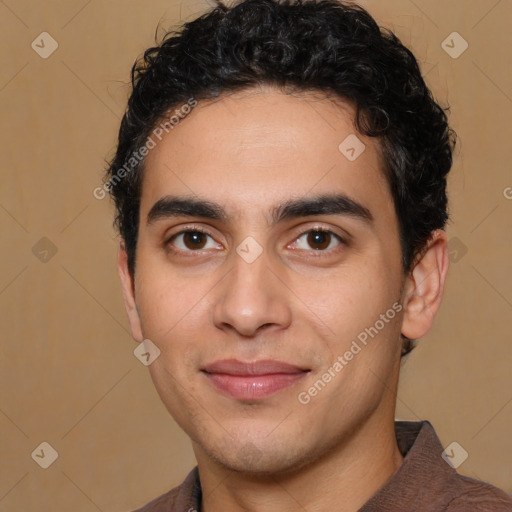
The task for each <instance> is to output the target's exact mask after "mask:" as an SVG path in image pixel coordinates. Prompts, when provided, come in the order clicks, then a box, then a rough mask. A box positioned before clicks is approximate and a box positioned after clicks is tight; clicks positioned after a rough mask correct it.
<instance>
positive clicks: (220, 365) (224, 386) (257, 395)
mask: <svg viewBox="0 0 512 512" xmlns="http://www.w3.org/2000/svg"><path fill="white" fill-rule="evenodd" d="M309 371H310V370H309V369H305V368H300V367H298V366H295V365H292V364H289V363H285V362H282V361H275V360H271V359H265V360H260V361H253V362H243V361H238V360H237V359H223V360H221V361H215V362H214V363H212V364H209V365H208V366H206V367H205V368H203V369H202V372H203V373H204V375H205V376H206V378H207V379H208V381H209V382H210V384H212V385H213V386H214V387H215V388H216V389H217V390H219V391H221V392H222V393H223V394H225V395H228V396H230V397H232V398H235V399H237V400H257V399H263V398H266V397H268V396H271V395H273V394H275V393H277V392H278V391H281V390H282V389H285V388H287V387H289V386H291V385H293V384H295V383H296V382H297V381H298V380H300V379H302V378H303V377H304V376H305V375H307V373H308V372H309Z"/></svg>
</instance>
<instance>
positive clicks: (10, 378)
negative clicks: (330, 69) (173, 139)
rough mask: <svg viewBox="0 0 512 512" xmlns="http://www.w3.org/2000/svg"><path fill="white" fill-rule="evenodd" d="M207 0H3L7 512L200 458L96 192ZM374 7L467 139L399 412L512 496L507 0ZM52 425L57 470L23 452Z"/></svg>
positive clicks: (122, 495) (2, 454)
mask: <svg viewBox="0 0 512 512" xmlns="http://www.w3.org/2000/svg"><path fill="white" fill-rule="evenodd" d="M204 2H205V0H195V1H183V2H182V3H179V2H177V1H169V0H165V1H164V0H149V1H144V2H143V1H140V0H139V1H135V0H108V1H107V0H89V1H87V0H67V1H64V0H60V1H57V0H52V1H49V0H47V1H45V2H39V1H38V2H36V1H34V0H5V1H0V42H1V44H0V56H1V62H2V65H1V66H0V112H1V116H0V123H1V128H2V131H1V133H2V146H1V150H0V151H1V152H0V162H1V164H0V165H1V169H2V176H1V183H2V187H1V193H0V229H1V238H2V243H1V254H2V264H1V266H0V315H1V317H0V318H1V331H0V332H1V338H2V343H1V357H0V433H1V436H0V437H1V443H0V461H1V466H0V511H3V512H25V511H27V510H34V511H38V512H46V511H48V512H49V511H52V512H53V511H71V510H72V511H73V512H94V511H96V510H100V511H105V512H106V511H114V512H116V511H122V510H130V509H133V508H135V507H136V506H139V505H141V504H142V503H144V502H146V501H148V500H149V499H150V498H152V497H154V496H156V495H158V494H160V493H163V492H164V491H166V490H167V489H169V488H170V487H172V486H174V485H176V484H178V483H179V482H180V481H181V480H182V479H183V478H184V476H185V475H186V474H187V472H188V471H189V470H190V468H191V467H192V466H193V465H194V459H193V455H192V451H191V449H190V446H189V443H188V440H187V437H186V436H185V435H184V434H183V433H182V432H181V431H180V429H179V428H178V427H177V426H176V425H175V423H174V422H173V420H172V419H171V418H170V417H169V415H168V414H167V412H166V410H165V409H164V407H163V405H162V404H161V403H160V401H159V398H158V397H157V394H156V392H155V391H154V389H153V386H152V383H151V381H150V378H149V374H148V371H147V368H146V367H144V366H143V365H142V364H141V363H140V362H139V361H138V360H137V359H136V358H135V357H134V355H133V350H134V348H135V347H136V345H135V343H134V342H133V341H132V340H131V338H130V336H129V333H128V330H127V329H128V327H127V321H126V318H125V313H124V309H123V305H122V299H121V293H120V287H119V283H118V279H117V274H116V271H115V258H116V247H117V246H116V243H117V242H116V239H115V233H114V231H113V229H112V226H111V213H112V208H111V206H110V204H109V202H108V200H106V199H105V200H102V201H100V200H97V199H95V198H94V197H93V195H92V191H93V189H94V188H95V187H97V186H98V185H99V184H100V179H101V174H102V172H103V168H104V158H106V157H108V156H110V155H111V154H112V151H113V148H114V146H115V139H116V135H117V130H118V125H119V121H120V117H121V115H122V113H123V111H124V107H125V101H126V97H127V94H128V91H129V89H128V87H127V81H128V76H129V75H128V73H129V69H130V67H131V65H132V62H133V60H134V58H135V57H136V56H138V55H139V54H140V53H141V52H142V51H143V50H144V48H145V47H147V46H148V45H151V44H152V43H153V40H154V39H153V38H154V32H155V28H156V26H157V24H158V23H159V22H160V23H161V24H162V26H163V27H169V26H171V25H172V24H174V23H176V22H178V21H179V20H180V19H181V20H187V19H191V17H194V16H195V15H196V14H199V13H200V12H201V11H203V10H204V9H205V8H207V4H206V3H204ZM363 5H365V6H366V7H368V8H369V10H370V11H371V12H372V13H373V14H374V15H375V16H376V17H377V19H378V21H379V22H380V23H382V24H384V25H386V26H388V27H390V28H392V29H394V30H395V31H396V32H397V33H398V35H399V36H400V37H401V38H402V40H403V41H404V42H405V43H406V44H408V45H410V46H411V47H412V48H413V50H414V51H415V52H416V55H417V56H418V58H419V59H420V61H421V65H422V70H423V72H424V74H425V75H426V79H427V81H428V83H429V85H430V86H431V87H432V88H433V90H434V92H435V95H436V96H437V98H438V100H439V101H441V103H443V104H444V105H446V104H449V105H451V107H452V115H451V122H452V124H453V127H454V128H455V129H456V131H457V132H458V135H459V141H460V142H459V146H458V149H457V155H456V160H455V165H454V168H453V173H452V176H451V178H450V199H451V212H452V216H453V222H452V223H451V224H450V226H449V234H450V237H451V238H452V240H451V244H452V259H453V264H452V268H451V273H450V276H449V280H448V286H447V291H446V298H445V302H444V304H443V307H442V310H441V313H440V314H439V315H438V318H437V322H436V324H435V327H434V329H433V330H432V332H431V333H430V334H429V335H428V336H427V337H426V338H424V340H423V341H422V342H421V344H420V346H419V347H418V348H417V349H416V351H415V352H413V353H412V354H411V356H410V357H409V359H408V360H407V361H406V363H405V365H404V368H403V374H402V378H401V386H400V390H399V394H398V411H397V417H399V418H401V419H424V418H426V419H429V420H430V421H431V422H432V423H433V424H434V426H435V427H436V428H437V431H438V434H439V436H440V438H441V440H442V442H443V444H444V446H447V445H448V444H450V443H451V442H452V441H457V442H458V443H459V444H460V445H461V446H462V447H464V449H465V450H466V451H467V452H468V454H469V457H468V459H467V460H466V461H465V462H464V463H463V464H462V465H461V466H460V467H459V471H460V472H462V473H465V474H467V475H470V476H475V477H478V478H481V479H484V480H487V481H490V482H492V483H494V484H495V485H498V486H500V487H502V488H503V489H505V490H506V491H508V492H509V493H512V466H511V458H512V436H511V435H510V433H511V427H512V386H511V374H512V351H511V341H512V340H511V337H512V336H511V326H510V319H511V312H512V279H511V272H510V262H511V261H512V243H511V233H512V230H511V225H510V224H511V222H510V219H511V214H512V200H510V199H507V197H506V195H508V197H509V198H510V197H512V189H507V187H512V174H511V172H510V168H511V164H510V162H511V161H512V151H511V147H512V144H511V143H510V137H511V136H512V128H511V125H512V123H511V118H512V72H511V66H510V49H511V48H512V30H511V29H510V26H511V24H512V2H511V1H510V0H501V1H497V0H471V1H470V0H451V1H446V0H436V1H427V0H415V1H412V0H411V1H409V0H393V1H377V0H367V1H365V2H363ZM43 31H46V32H48V33H49V34H50V35H51V36H52V37H53V38H54V39H55V40H56V41H57V42H58V45H59V46H58V49H57V50H56V51H55V52H54V53H53V54H52V55H51V56H49V57H48V58H47V59H43V58H41V57H40V56H39V55H38V53H36V51H34V50H33V49H32V48H31V43H32V41H33V40H36V42H38V41H40V38H38V36H39V34H40V33H41V32H43ZM453 31H457V32H458V33H460V35H461V36H462V37H463V38H464V39H465V40H466V41H467V42H468V43H469V47H468V49H467V50H466V51H465V52H464V53H463V54H462V55H461V56H460V57H459V58H457V59H453V58H452V57H450V56H449V55H448V54H447V53H446V52H445V51H444V50H443V48H442V46H441V43H442V42H443V40H445V39H446V38H447V36H448V35H449V34H451V33H452V32H453ZM46 41H48V40H46ZM39 44H41V43H39ZM457 44H459V43H457ZM45 48H46V49H48V48H49V45H48V44H46V45H45ZM40 51H42V49H40ZM507 190H508V191H509V193H508V194H507ZM43 237H46V239H48V240H49V241H51V243H50V242H49V241H48V240H46V239H43V241H40V240H41V239H42V238H43ZM38 243H39V245H36V244H38ZM34 246H35V247H36V248H35V249H34ZM55 250H56V253H55V254H53V252H54V251H55ZM45 251H46V252H45ZM466 251H467V252H466ZM44 260H47V261H44ZM43 441H45V442H48V443H50V445H51V446H52V447H53V448H54V449H55V450H56V451H57V452H58V455H59V456H58V458H57V460H56V461H55V462H54V463H53V464H52V465H51V466H50V467H49V468H48V469H42V468H41V467H39V465H38V464H36V462H35V461H34V460H33V459H32V458H31V453H32V452H33V451H34V450H35V449H36V448H37V447H38V446H39V445H40V443H42V442H43Z"/></svg>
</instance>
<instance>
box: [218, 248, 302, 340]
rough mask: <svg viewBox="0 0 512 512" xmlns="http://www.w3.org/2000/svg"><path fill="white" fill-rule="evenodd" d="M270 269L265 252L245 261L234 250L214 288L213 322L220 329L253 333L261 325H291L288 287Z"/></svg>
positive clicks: (262, 327)
mask: <svg viewBox="0 0 512 512" xmlns="http://www.w3.org/2000/svg"><path fill="white" fill-rule="evenodd" d="M278 275H279V271H278V270H277V269H271V267H270V266H269V260H268V258H267V257H266V253H265V252H263V253H262V254H261V255H260V256H259V257H258V258H257V259H256V260H255V261H253V262H251V263H248V262H247V261H245V260H244V259H243V258H242V257H240V256H239V255H238V254H233V267H232V269H231V272H229V274H228V275H227V276H226V278H225V279H223V280H222V282H221V283H219V286H217V287H216V288H215V294H216V295H215V297H214V300H215V304H214V309H213V322H214V324H215V326H216V327H218V328H219V329H223V330H234V331H236V333H238V335H240V336H244V337H252V336H255V335H257V334H258V332H260V331H262V330H263V329H271V328H275V329H282V328H286V327H288V326H289V325H290V322H291V318H292V314H291V309H290V300H291V297H290V295H291V293H292V292H291V290H290V289H289V288H287V286H286V284H285V283H284V282H283V280H281V279H280V278H279V277H278Z"/></svg>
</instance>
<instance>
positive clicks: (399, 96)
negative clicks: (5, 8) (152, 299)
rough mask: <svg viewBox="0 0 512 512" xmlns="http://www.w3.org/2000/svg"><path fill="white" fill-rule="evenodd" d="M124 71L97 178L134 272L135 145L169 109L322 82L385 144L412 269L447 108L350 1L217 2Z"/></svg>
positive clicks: (403, 52)
mask: <svg viewBox="0 0 512 512" xmlns="http://www.w3.org/2000/svg"><path fill="white" fill-rule="evenodd" d="M131 80H132V93H131V96H130V98H129V101H128V107H127V110H126V113H125V115H124V117H123V119H122V122H121V127H120V130H119V142H118V147H117V152H116V154H115V156H114V158H113V159H112V161H111V162H110V165H109V167H108V170H107V173H106V177H105V179H106V182H105V185H104V187H105V189H106V190H108V191H109V192H110V194H111V196H112V197H113V199H114V202H115V206H116V218H115V225H116V227H117V228H118V229H119V233H120V235H121V237H122V238H123V240H124V243H125V247H126V251H127V254H128V266H129V270H130V272H131V273H132V275H134V273H135V249H136V244H137V234H138V226H139V207H140V194H141V183H142V174H143V167H144V158H142V157H141V156H140V153H141V152H140V151H139V149H140V148H141V147H144V145H145V144H147V141H148V137H149V136H150V134H151V132H152V131H154V130H155V127H156V126H158V124H159V123H161V122H162V120H163V119H166V118H168V116H169V115H170V112H171V111H172V109H176V108H177V107H179V106H183V105H185V106H186V105H190V104H191V99H192V100H193V101H201V100H203V99H212V98H215V97H218V96H219V95H221V94H222V93H228V92H235V91H238V90H242V89H246V88H250V87H254V86H257V85H263V84H265V85H272V86H275V87H278V88H281V89H283V90H295V91H308V90H312V91H317V92H318V91H320V92H324V93H327V94H331V95H333V96H335V97H339V98H342V99H344V100H346V101H348V102H350V103H351V104H352V105H354V107H355V111H356V116H355V121H354V123H355V128H356V129H357V130H358V131H359V132H360V133H362V134H364V135H367V136H370V137H375V138H376V140H377V141H378V143H379V145H378V147H379V148H380V150H381V153H382V155H383V160H384V169H383V172H384V173H385V176H386V178H387V181H388V183H389V186H390V189H391V193H392V196H393V198H394V203H395V209H396V213H397V217H398V222H399V226H400V239H401V247H402V266H403V269H404V272H408V271H410V270H411V268H412V266H413V263H414V261H415V258H416V257H417V256H418V255H419V254H421V251H422V250H423V249H424V248H425V246H426V243H427V242H428V240H429V238H430V236H431V233H432V231H434V230H436V229H443V228H444V227H445V224H446V222H447V220H448V212H447V196H446V175H447V174H448V172H449V170H450V168H451V166H452V154H453V150H454V147H455V140H456V136H455V133H454V132H453V130H452V129H451V128H450V127H449V126H448V122H447V116H446V113H445V110H448V109H443V108H442V107H440V106H439V105H438V104H437V103H436V101H435V100H434V98H433V96H432V93H431V91H430V90H429V89H428V87H427V85H426V84H425V82H424V80H423V78H422V75H421V71H420V69H419V66H418V63H417V61H416V58H415V57H414V55H413V54H412V52H411V51H410V50H409V49H407V48H406V47H405V46H404V45H403V44H402V43H401V42H400V40H399V39H398V38H397V37H396V35H395V34H393V33H392V32H391V31H389V30H386V29H384V28H380V27H379V26H378V25H377V23H376V22H375V20H374V19H373V18H372V16H371V15H370V14H369V13H368V12H367V11H366V10H365V9H363V8H362V7H360V6H358V5H356V4H353V3H350V4H348V3H345V2H343V1H336V0H243V1H241V2H238V3H235V4H234V5H231V6H225V5H223V4H220V3H219V4H218V5H217V7H215V8H212V9H211V10H210V11H209V12H207V13H205V14H203V15H202V16H200V17H198V18H197V19H195V20H193V21H190V22H187V23H185V24H184V25H183V26H182V27H180V28H179V29H178V30H172V31H169V32H167V33H166V35H165V36H164V37H163V39H162V41H161V42H160V44H158V45H157V46H155V47H152V48H149V49H147V50H146V52H145V53H144V56H143V57H142V58H141V59H139V60H138V61H137V62H136V63H135V64H134V66H133V68H132V73H131ZM181 110H182V111H183V107H182V108H181ZM167 127H169V123H168V122H167ZM166 131H168V129H167V130H166ZM146 153H147V151H146ZM134 155H137V156H138V157H137V158H136V159H134ZM127 162H130V165H129V166H128V167H127V166H126V164H127ZM120 170H123V171H122V172H120ZM410 345H411V344H406V345H405V348H404V353H405V352H408V351H409V350H410V348H411V346H410Z"/></svg>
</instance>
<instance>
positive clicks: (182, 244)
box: [166, 228, 222, 252]
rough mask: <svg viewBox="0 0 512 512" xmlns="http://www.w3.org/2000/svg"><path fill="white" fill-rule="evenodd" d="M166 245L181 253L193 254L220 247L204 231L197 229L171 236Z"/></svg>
mask: <svg viewBox="0 0 512 512" xmlns="http://www.w3.org/2000/svg"><path fill="white" fill-rule="evenodd" d="M208 239H210V240H208ZM166 243H167V244H168V245H171V246H173V249H177V250H178V251H182V252H194V251H201V250H206V249H218V248H221V247H222V246H221V245H220V244H217V243H216V242H215V240H213V238H212V237H211V235H209V234H208V233H207V232H206V231H202V230H200V229H197V228H194V229H188V230H186V231H180V232H179V233H176V234H175V235H173V236H171V238H169V240H167V242H166Z"/></svg>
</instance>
